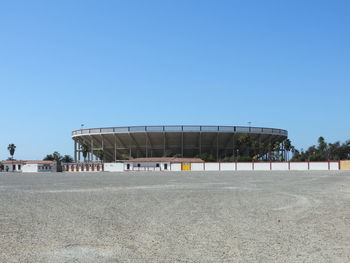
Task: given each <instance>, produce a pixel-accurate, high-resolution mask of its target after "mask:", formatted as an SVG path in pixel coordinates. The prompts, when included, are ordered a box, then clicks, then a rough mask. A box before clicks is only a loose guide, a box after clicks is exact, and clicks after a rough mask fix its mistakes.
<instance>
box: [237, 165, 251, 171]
mask: <svg viewBox="0 0 350 263" xmlns="http://www.w3.org/2000/svg"><path fill="white" fill-rule="evenodd" d="M252 170H253V165H252V163H237V171H252Z"/></svg>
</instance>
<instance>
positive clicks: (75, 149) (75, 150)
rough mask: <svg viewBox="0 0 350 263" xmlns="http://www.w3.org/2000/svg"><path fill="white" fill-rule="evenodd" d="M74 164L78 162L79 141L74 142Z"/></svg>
mask: <svg viewBox="0 0 350 263" xmlns="http://www.w3.org/2000/svg"><path fill="white" fill-rule="evenodd" d="M74 162H75V163H76V162H77V141H76V140H74Z"/></svg>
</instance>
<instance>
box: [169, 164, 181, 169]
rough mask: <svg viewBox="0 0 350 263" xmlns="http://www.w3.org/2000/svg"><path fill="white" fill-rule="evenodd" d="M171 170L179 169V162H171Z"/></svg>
mask: <svg viewBox="0 0 350 263" xmlns="http://www.w3.org/2000/svg"><path fill="white" fill-rule="evenodd" d="M171 171H181V163H172V164H171Z"/></svg>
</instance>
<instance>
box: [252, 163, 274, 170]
mask: <svg viewBox="0 0 350 263" xmlns="http://www.w3.org/2000/svg"><path fill="white" fill-rule="evenodd" d="M254 170H255V171H269V170H270V163H257V162H255V163H254Z"/></svg>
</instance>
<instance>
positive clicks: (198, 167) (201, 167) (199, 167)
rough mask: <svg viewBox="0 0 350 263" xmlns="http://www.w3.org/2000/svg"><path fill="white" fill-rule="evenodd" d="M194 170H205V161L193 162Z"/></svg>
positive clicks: (192, 167) (192, 168)
mask: <svg viewBox="0 0 350 263" xmlns="http://www.w3.org/2000/svg"><path fill="white" fill-rule="evenodd" d="M191 170H192V171H204V163H191Z"/></svg>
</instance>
